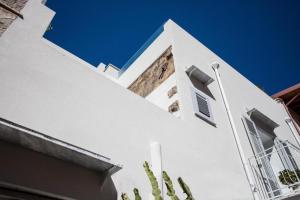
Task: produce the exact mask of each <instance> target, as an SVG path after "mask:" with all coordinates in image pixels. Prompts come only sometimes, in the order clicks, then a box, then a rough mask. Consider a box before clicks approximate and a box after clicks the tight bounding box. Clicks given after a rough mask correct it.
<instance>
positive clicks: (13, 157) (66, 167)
mask: <svg viewBox="0 0 300 200" xmlns="http://www.w3.org/2000/svg"><path fill="white" fill-rule="evenodd" d="M45 148H47V147H45ZM0 163H1V165H0V199H1V196H3V195H7V192H10V193H9V195H10V196H11V197H14V198H19V197H22V199H24V200H32V199H57V198H53V197H59V199H64V198H66V197H69V198H74V199H78V200H86V199H89V200H99V199H105V200H113V199H117V191H116V188H115V185H114V183H113V181H112V179H111V177H110V176H107V174H106V173H105V172H97V171H93V170H90V169H87V168H84V167H81V166H78V165H75V164H73V163H71V162H66V161H63V160H60V159H57V158H53V157H50V156H47V155H44V154H41V153H39V152H35V151H32V150H29V149H26V148H24V147H21V146H19V145H15V144H12V143H8V142H5V141H2V140H0ZM11 186H14V187H15V186H17V189H16V188H14V187H11ZM12 188H13V189H12ZM25 193H26V195H29V197H25V195H24V194H25ZM41 196H42V198H41ZM37 197H38V198H37Z"/></svg>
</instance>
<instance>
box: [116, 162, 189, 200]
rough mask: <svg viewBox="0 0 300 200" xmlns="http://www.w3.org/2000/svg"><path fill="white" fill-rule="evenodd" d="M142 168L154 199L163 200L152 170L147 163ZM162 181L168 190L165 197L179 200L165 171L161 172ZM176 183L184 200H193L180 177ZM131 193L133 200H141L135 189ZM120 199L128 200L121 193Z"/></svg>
mask: <svg viewBox="0 0 300 200" xmlns="http://www.w3.org/2000/svg"><path fill="white" fill-rule="evenodd" d="M143 167H144V169H145V172H146V174H147V176H148V178H149V181H150V184H151V187H152V195H153V196H154V199H155V200H163V198H162V195H161V190H160V189H159V185H158V182H157V179H156V177H155V176H154V174H153V172H152V170H151V169H150V166H149V164H148V162H147V161H145V163H144V164H143ZM163 180H164V182H165V185H166V187H167V189H168V192H167V195H168V196H169V197H170V199H171V200H179V198H178V196H177V195H176V193H175V189H174V187H173V183H172V180H171V178H170V177H169V175H168V174H167V172H166V171H163ZM178 183H179V185H180V187H181V189H182V190H183V192H184V193H185V194H186V198H185V200H194V197H193V195H192V193H191V190H190V188H189V187H188V185H187V184H185V182H184V181H183V180H182V178H181V177H179V178H178ZM133 192H134V196H135V200H142V197H141V196H140V194H139V190H138V189H137V188H134V189H133ZM121 198H122V200H130V199H129V197H128V195H127V194H126V193H122V195H121Z"/></svg>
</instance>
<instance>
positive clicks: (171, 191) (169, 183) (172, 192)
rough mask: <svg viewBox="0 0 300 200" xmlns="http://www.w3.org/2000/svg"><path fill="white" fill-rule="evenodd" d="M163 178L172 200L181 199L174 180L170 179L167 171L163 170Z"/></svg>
mask: <svg viewBox="0 0 300 200" xmlns="http://www.w3.org/2000/svg"><path fill="white" fill-rule="evenodd" d="M163 179H164V181H165V184H166V186H167V189H168V192H167V195H168V196H169V197H170V198H171V200H179V198H178V197H177V195H176V193H175V190H174V187H173V183H172V180H171V179H170V177H169V175H168V174H167V172H166V171H163Z"/></svg>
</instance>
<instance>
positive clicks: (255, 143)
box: [242, 116, 264, 155]
mask: <svg viewBox="0 0 300 200" xmlns="http://www.w3.org/2000/svg"><path fill="white" fill-rule="evenodd" d="M242 120H243V123H244V126H245V129H246V132H247V134H248V137H249V140H250V143H251V145H252V148H253V151H254V153H255V154H259V155H261V154H262V153H263V152H264V146H263V143H262V141H261V138H260V136H259V134H258V132H257V129H256V126H255V124H254V122H253V121H252V120H251V119H250V118H248V117H245V116H244V117H243V118H242Z"/></svg>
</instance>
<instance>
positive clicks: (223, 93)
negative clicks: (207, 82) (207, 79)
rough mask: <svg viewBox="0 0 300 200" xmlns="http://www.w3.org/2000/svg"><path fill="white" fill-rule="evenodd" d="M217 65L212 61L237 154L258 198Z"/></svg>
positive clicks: (254, 194)
mask: <svg viewBox="0 0 300 200" xmlns="http://www.w3.org/2000/svg"><path fill="white" fill-rule="evenodd" d="M219 67H220V65H219V64H218V63H213V64H212V68H213V70H214V71H215V74H216V79H217V82H218V86H219V89H220V92H221V96H222V99H223V102H224V105H225V109H226V113H227V116H228V119H229V123H230V126H231V130H232V133H233V136H234V140H235V143H236V146H237V148H238V152H239V156H240V159H241V161H242V164H243V168H244V170H245V173H246V176H247V179H248V182H249V183H250V187H251V191H252V192H253V196H254V199H259V198H258V194H257V193H256V192H257V190H256V187H255V184H254V181H253V179H252V176H251V169H249V163H248V162H247V159H246V157H245V153H244V150H243V148H242V144H241V142H240V138H239V135H238V133H237V130H236V126H235V123H234V121H233V117H232V114H231V110H230V107H229V104H228V101H227V97H226V94H225V91H224V88H223V85H222V81H221V78H220V74H219V70H218V69H219Z"/></svg>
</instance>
